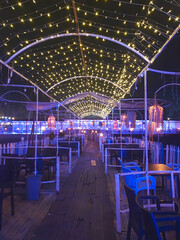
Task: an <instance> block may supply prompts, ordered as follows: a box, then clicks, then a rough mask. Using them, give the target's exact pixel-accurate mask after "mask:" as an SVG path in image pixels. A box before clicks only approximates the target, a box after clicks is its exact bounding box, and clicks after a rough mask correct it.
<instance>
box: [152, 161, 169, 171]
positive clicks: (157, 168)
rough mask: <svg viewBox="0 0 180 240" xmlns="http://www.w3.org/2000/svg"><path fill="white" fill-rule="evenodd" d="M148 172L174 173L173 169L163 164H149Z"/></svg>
mask: <svg viewBox="0 0 180 240" xmlns="http://www.w3.org/2000/svg"><path fill="white" fill-rule="evenodd" d="M148 170H149V171H173V169H172V168H170V167H168V166H167V165H165V164H162V163H158V164H156V163H149V164H148Z"/></svg>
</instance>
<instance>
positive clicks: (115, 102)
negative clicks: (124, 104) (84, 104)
mask: <svg viewBox="0 0 180 240" xmlns="http://www.w3.org/2000/svg"><path fill="white" fill-rule="evenodd" d="M86 93H87V94H90V95H91V94H96V95H99V96H101V97H105V98H107V99H109V100H110V101H111V102H112V103H114V104H115V105H116V104H118V102H117V101H115V100H113V99H112V98H110V97H108V96H106V95H103V94H101V93H96V92H82V93H77V94H74V95H72V96H70V97H68V98H66V99H65V100H64V101H62V102H61V104H66V103H65V102H66V101H68V100H70V99H73V98H75V97H77V96H78V95H83V94H86ZM93 97H94V96H93ZM102 102H103V101H102ZM68 104H69V103H68Z"/></svg>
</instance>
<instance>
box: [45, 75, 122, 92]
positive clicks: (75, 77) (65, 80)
mask: <svg viewBox="0 0 180 240" xmlns="http://www.w3.org/2000/svg"><path fill="white" fill-rule="evenodd" d="M77 78H94V79H95V78H97V79H100V80H103V81H105V82H109V83H111V84H112V85H114V86H115V87H117V88H118V89H120V90H121V91H122V92H124V93H125V94H126V91H124V90H123V89H122V88H121V87H119V86H118V85H117V84H116V83H113V82H112V81H110V80H107V79H105V78H102V77H96V76H85V75H82V76H74V77H70V78H66V79H64V80H62V81H60V82H58V83H56V84H54V85H53V86H52V87H50V88H49V89H48V90H47V91H46V93H48V92H49V91H51V90H52V89H53V88H55V87H56V86H58V85H60V84H61V83H64V82H67V81H70V80H73V79H77Z"/></svg>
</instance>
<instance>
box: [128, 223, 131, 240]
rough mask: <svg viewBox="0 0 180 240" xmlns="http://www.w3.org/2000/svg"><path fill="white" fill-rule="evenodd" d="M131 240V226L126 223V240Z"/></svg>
mask: <svg viewBox="0 0 180 240" xmlns="http://www.w3.org/2000/svg"><path fill="white" fill-rule="evenodd" d="M130 239H131V224H130V222H128V229H127V240H130Z"/></svg>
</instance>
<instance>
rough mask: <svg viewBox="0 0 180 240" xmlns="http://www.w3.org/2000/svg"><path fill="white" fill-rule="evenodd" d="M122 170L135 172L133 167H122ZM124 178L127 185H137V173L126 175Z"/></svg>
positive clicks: (131, 186) (133, 186)
mask: <svg viewBox="0 0 180 240" xmlns="http://www.w3.org/2000/svg"><path fill="white" fill-rule="evenodd" d="M121 170H122V172H123V173H131V172H133V171H132V170H131V169H129V168H127V167H121ZM124 179H125V183H126V185H127V186H128V187H130V188H135V186H136V178H135V175H125V176H124Z"/></svg>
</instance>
